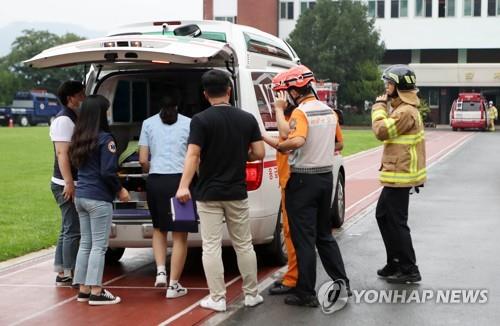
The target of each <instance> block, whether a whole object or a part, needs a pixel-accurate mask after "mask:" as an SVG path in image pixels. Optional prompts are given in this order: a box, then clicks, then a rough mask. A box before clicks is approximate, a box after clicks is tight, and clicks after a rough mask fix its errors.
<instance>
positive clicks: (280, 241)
mask: <svg viewBox="0 0 500 326" xmlns="http://www.w3.org/2000/svg"><path fill="white" fill-rule="evenodd" d="M276 220H277V221H276V228H275V229H274V238H273V241H271V242H270V243H268V244H265V245H262V246H261V247H260V248H259V253H260V254H261V256H262V258H264V261H265V263H266V265H269V266H284V265H286V263H287V262H288V254H287V251H286V245H285V233H284V231H283V222H282V220H281V205H280V210H279V212H278V218H277V219H276Z"/></svg>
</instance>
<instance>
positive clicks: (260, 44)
mask: <svg viewBox="0 0 500 326" xmlns="http://www.w3.org/2000/svg"><path fill="white" fill-rule="evenodd" d="M200 30H201V35H199V36H198V37H193V35H197V34H200V33H199V31H200ZM186 34H189V35H186ZM181 35H184V36H181ZM298 62H299V59H298V57H297V55H296V54H295V52H294V51H293V49H292V48H291V47H290V46H289V45H288V44H287V43H286V42H284V41H283V40H281V39H279V38H277V37H275V36H273V35H270V34H267V33H264V32H262V31H260V30H257V29H255V28H251V27H247V26H241V25H236V24H232V23H227V22H214V21H196V22H192V21H190V22H188V21H182V22H181V21H177V22H152V23H145V24H136V25H130V26H126V27H124V28H120V29H118V30H116V31H115V32H113V33H111V34H110V35H109V36H107V37H104V38H99V39H92V40H85V41H80V42H75V43H70V44H66V45H62V46H58V47H55V48H51V49H48V50H46V51H44V52H42V53H40V54H39V55H37V56H35V57H33V58H32V59H30V60H28V61H26V64H28V65H30V66H32V67H37V68H49V67H55V66H67V65H76V64H91V66H90V71H89V72H88V74H87V84H86V85H87V89H86V92H87V93H88V94H101V95H104V96H106V97H107V98H108V99H109V100H110V102H111V109H110V110H109V120H110V121H111V128H112V132H113V134H114V135H115V137H116V140H117V145H118V152H119V153H122V154H123V153H126V155H125V156H127V157H126V158H124V157H123V155H122V157H121V161H122V160H123V162H121V171H120V177H121V178H122V181H123V183H124V185H125V187H126V188H127V189H128V190H129V192H130V194H131V196H132V198H133V200H132V201H131V202H129V203H120V202H115V203H114V215H113V224H112V228H111V236H110V242H109V247H110V249H109V250H108V253H107V258H108V259H110V260H118V259H120V257H121V256H122V254H123V251H124V248H129V247H150V246H151V238H152V234H153V226H152V223H151V217H150V215H149V211H148V209H147V202H146V200H145V198H146V197H145V192H144V191H145V178H146V175H145V174H144V173H142V171H141V169H140V166H139V163H138V160H137V156H136V147H137V144H136V142H134V141H136V140H137V139H138V137H139V133H140V129H141V123H142V121H143V120H144V119H146V118H147V117H149V116H151V115H153V114H156V113H157V112H158V107H157V106H156V105H155V104H156V102H157V101H158V99H159V98H160V97H161V95H162V93H163V92H164V91H165V90H166V89H172V88H175V89H176V90H177V91H178V92H179V93H180V94H181V95H182V96H181V97H182V100H181V104H180V105H179V108H178V110H179V112H180V113H182V114H184V115H186V116H189V117H191V116H193V115H194V114H196V113H198V112H200V111H202V110H203V109H205V108H207V107H208V106H209V103H208V102H207V101H206V100H205V98H204V96H203V94H202V86H201V81H200V79H201V75H202V74H203V73H204V72H205V71H207V70H209V69H221V70H225V71H227V72H229V73H230V74H231V76H232V82H233V94H232V98H231V101H232V104H234V105H235V106H237V107H240V108H242V109H243V110H246V111H248V112H250V113H251V114H253V115H254V116H255V118H256V119H257V121H258V123H259V126H260V128H261V130H262V131H266V132H269V133H271V134H274V135H276V136H277V135H278V132H277V123H276V119H275V115H274V111H273V108H272V102H273V101H274V98H273V92H272V90H271V87H270V86H271V80H272V78H273V76H275V75H276V74H277V73H279V72H281V71H283V70H285V69H288V68H290V67H293V66H295V65H297V64H298ZM129 153H131V155H128V154H129ZM246 169H247V174H246V175H247V179H246V181H247V189H248V196H249V203H250V218H251V229H252V236H253V242H254V244H255V245H257V246H258V249H259V250H258V251H259V252H260V253H261V254H263V255H267V256H268V257H269V258H270V261H272V262H273V263H276V264H280V265H282V264H285V263H286V260H287V256H286V251H285V250H286V249H285V245H284V238H283V232H282V224H281V219H280V213H279V212H280V209H279V207H280V192H279V187H278V174H277V167H276V152H275V150H274V149H273V148H271V147H270V146H267V145H266V156H265V159H264V160H263V161H259V162H248V163H247V167H246ZM344 173H345V172H344V168H343V163H342V156H341V155H340V154H337V155H336V160H335V170H334V182H335V183H334V184H335V185H336V187H335V190H334V193H333V194H332V208H331V211H332V221H333V222H334V225H335V226H336V227H339V226H340V225H342V222H343V219H344V211H345V208H344V207H345V197H344V181H345V175H344ZM188 244H189V246H198V247H199V246H201V237H200V235H199V234H190V236H189V239H188ZM230 244H231V241H230V237H229V235H228V234H227V232H226V233H224V236H223V245H230Z"/></svg>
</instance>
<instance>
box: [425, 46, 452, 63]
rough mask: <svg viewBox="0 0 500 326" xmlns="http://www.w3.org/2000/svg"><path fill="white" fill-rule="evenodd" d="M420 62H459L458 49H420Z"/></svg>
mask: <svg viewBox="0 0 500 326" xmlns="http://www.w3.org/2000/svg"><path fill="white" fill-rule="evenodd" d="M420 63H458V50H457V49H423V50H420Z"/></svg>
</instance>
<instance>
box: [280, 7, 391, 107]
mask: <svg viewBox="0 0 500 326" xmlns="http://www.w3.org/2000/svg"><path fill="white" fill-rule="evenodd" d="M374 23H375V21H374V19H369V18H367V9H366V6H365V5H363V4H362V3H361V2H360V1H352V0H339V1H331V0H318V1H317V2H316V6H315V7H314V8H312V9H309V10H307V11H306V12H304V13H302V14H301V16H300V17H299V20H298V21H297V25H296V27H295V30H294V31H293V32H292V33H291V34H290V37H289V40H288V41H289V43H290V44H291V45H292V47H293V48H294V49H295V50H296V52H297V54H298V55H299V57H300V58H301V61H302V63H304V64H305V65H307V66H308V67H309V68H311V69H312V70H313V72H314V73H315V75H316V77H317V78H319V79H330V80H333V81H335V82H338V83H339V84H340V87H339V93H338V97H339V98H338V101H339V103H340V104H355V105H358V106H362V103H363V102H364V100H366V99H372V98H374V96H375V95H376V94H377V93H379V92H380V91H382V87H383V83H382V81H381V80H380V72H379V70H378V64H379V63H380V62H381V58H382V55H383V53H384V45H383V43H381V42H380V38H379V34H378V32H377V31H376V30H375V28H374Z"/></svg>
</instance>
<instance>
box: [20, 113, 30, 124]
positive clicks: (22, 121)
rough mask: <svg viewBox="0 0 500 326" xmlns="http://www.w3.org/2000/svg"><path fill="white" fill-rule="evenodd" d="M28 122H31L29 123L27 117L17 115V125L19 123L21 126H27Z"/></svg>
mask: <svg viewBox="0 0 500 326" xmlns="http://www.w3.org/2000/svg"><path fill="white" fill-rule="evenodd" d="M30 124H31V123H30V120H29V119H28V117H27V116H25V115H22V116H20V117H19V125H20V126H21V127H27V126H29V125H30Z"/></svg>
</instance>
